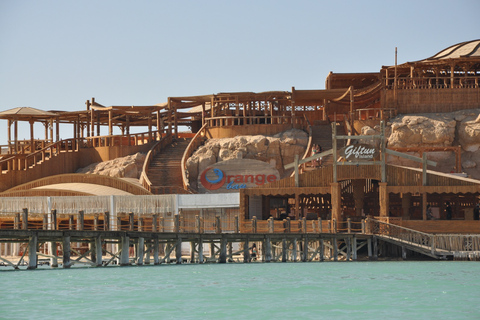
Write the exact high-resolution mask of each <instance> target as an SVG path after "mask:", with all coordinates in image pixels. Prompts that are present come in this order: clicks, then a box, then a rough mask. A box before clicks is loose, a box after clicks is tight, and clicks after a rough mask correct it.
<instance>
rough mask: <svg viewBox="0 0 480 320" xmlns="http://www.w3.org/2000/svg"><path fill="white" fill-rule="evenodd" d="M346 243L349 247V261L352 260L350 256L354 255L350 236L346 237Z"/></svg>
mask: <svg viewBox="0 0 480 320" xmlns="http://www.w3.org/2000/svg"><path fill="white" fill-rule="evenodd" d="M345 245H346V247H347V261H350V258H351V256H352V250H351V248H352V241H351V238H350V237H346V238H345Z"/></svg>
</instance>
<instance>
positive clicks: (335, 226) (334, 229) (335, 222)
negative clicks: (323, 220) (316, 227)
mask: <svg viewBox="0 0 480 320" xmlns="http://www.w3.org/2000/svg"><path fill="white" fill-rule="evenodd" d="M332 233H337V219H332Z"/></svg>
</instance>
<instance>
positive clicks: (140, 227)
mask: <svg viewBox="0 0 480 320" xmlns="http://www.w3.org/2000/svg"><path fill="white" fill-rule="evenodd" d="M138 231H143V218H142V217H140V218H138Z"/></svg>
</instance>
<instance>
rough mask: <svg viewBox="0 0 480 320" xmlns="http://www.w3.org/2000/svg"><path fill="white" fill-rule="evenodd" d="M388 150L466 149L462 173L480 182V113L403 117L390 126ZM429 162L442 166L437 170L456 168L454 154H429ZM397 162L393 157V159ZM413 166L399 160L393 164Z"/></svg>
mask: <svg viewBox="0 0 480 320" xmlns="http://www.w3.org/2000/svg"><path fill="white" fill-rule="evenodd" d="M379 133H380V127H379V126H376V127H375V128H371V127H369V126H365V127H363V128H362V132H361V134H362V135H374V134H379ZM386 135H387V137H388V140H387V146H388V147H392V148H396V147H420V146H426V147H449V146H457V145H460V146H461V147H462V150H463V151H462V169H463V171H465V172H466V173H468V174H469V175H470V176H471V177H472V178H476V179H479V178H480V173H479V172H478V170H477V169H476V168H477V167H478V166H479V165H480V109H470V110H461V111H456V112H451V113H426V114H410V115H399V116H397V117H395V118H393V119H391V120H390V121H389V123H387V126H386ZM428 157H429V159H431V160H433V161H437V162H439V164H438V165H437V168H436V170H439V171H443V172H450V171H451V170H453V169H454V167H455V158H454V155H453V153H452V152H435V153H429V155H428ZM391 158H393V157H391ZM390 162H394V163H397V164H401V165H412V164H411V163H410V162H409V161H406V160H403V159H399V158H397V157H395V158H394V159H393V160H392V161H390Z"/></svg>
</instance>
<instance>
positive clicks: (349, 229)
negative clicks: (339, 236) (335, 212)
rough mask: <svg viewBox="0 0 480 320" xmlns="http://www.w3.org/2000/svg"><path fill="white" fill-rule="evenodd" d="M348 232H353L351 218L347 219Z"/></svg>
mask: <svg viewBox="0 0 480 320" xmlns="http://www.w3.org/2000/svg"><path fill="white" fill-rule="evenodd" d="M347 232H348V233H352V220H351V219H350V218H348V219H347Z"/></svg>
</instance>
